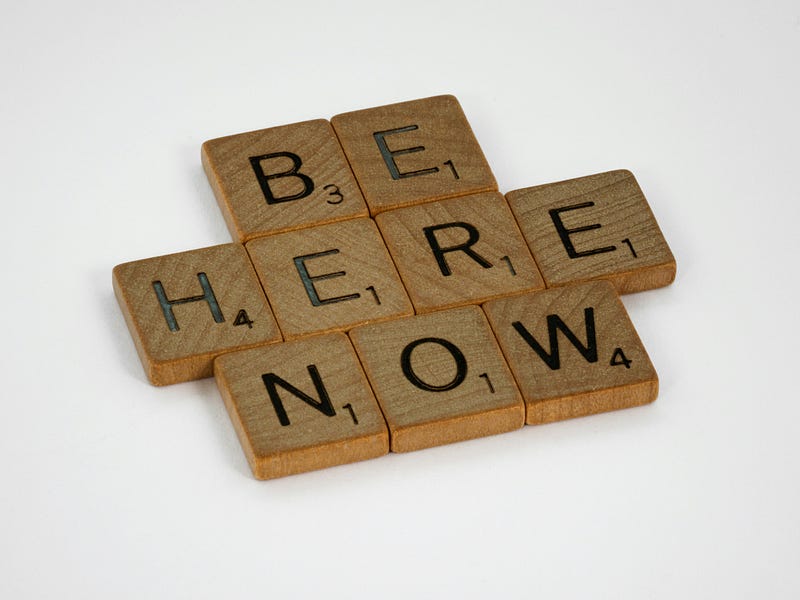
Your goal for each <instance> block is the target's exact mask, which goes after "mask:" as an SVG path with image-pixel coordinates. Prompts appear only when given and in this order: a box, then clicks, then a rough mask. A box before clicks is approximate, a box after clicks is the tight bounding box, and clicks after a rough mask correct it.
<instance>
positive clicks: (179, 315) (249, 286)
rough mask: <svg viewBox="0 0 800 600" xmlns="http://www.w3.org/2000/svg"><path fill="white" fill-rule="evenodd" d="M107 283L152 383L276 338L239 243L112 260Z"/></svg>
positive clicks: (184, 375) (185, 377)
mask: <svg viewBox="0 0 800 600" xmlns="http://www.w3.org/2000/svg"><path fill="white" fill-rule="evenodd" d="M113 284H114V292H115V293H116V295H117V300H118V301H119V305H120V307H121V308H122V312H123V314H124V315H125V321H126V322H127V323H128V328H129V329H130V332H131V335H132V336H133V340H134V342H135V344H136V350H137V351H138V352H139V357H140V358H141V360H142V364H143V365H144V368H145V371H146V372H147V377H148V379H150V381H151V382H152V383H153V384H155V385H166V384H170V383H178V382H180V381H189V380H191V379H199V378H202V377H211V375H212V369H213V364H212V362H213V359H214V357H215V356H217V355H219V354H222V353H223V352H227V351H231V350H240V349H243V348H250V347H252V346H257V345H260V344H267V343H273V342H278V341H280V340H281V336H280V332H279V331H278V326H277V324H276V323H275V318H274V317H273V316H272V311H271V310H270V307H269V304H268V303H267V299H266V298H265V297H264V292H263V291H262V289H261V286H260V285H259V283H258V279H257V278H256V274H255V271H253V267H252V265H251V264H250V260H249V258H248V256H247V253H246V252H245V250H244V247H243V246H242V245H240V244H224V245H222V246H212V247H211V248H202V249H200V250H191V251H189V252H180V253H178V254H170V255H167V256H159V257H156V258H148V259H145V260H137V261H134V262H129V263H125V264H121V265H117V266H116V267H114V273H113Z"/></svg>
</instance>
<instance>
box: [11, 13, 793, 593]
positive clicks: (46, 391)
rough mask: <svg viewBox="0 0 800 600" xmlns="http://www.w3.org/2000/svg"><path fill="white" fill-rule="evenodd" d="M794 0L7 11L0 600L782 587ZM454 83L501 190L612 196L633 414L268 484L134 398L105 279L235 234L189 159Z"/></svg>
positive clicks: (789, 402)
mask: <svg viewBox="0 0 800 600" xmlns="http://www.w3.org/2000/svg"><path fill="white" fill-rule="evenodd" d="M799 59H800V5H799V4H798V3H797V2H796V1H793V2H789V1H785V2H764V1H761V2H758V1H752V2H741V1H726V2H722V1H720V2H710V1H706V2H680V3H669V2H663V1H661V0H659V1H657V2H653V1H648V2H633V1H631V2H605V3H600V4H597V3H586V4H580V3H576V2H570V1H562V2H558V3H555V2H554V3H552V4H551V3H542V2H507V1H502V0H495V1H492V2H470V1H466V0H461V1H459V2H440V3H434V2H432V1H431V0H428V1H417V0H405V1H403V2H394V1H377V0H373V1H370V2H330V3H329V2H298V1H290V0H284V1H281V2H274V1H268V0H262V1H261V2H252V3H246V2H222V1H219V0H217V1H214V2H193V3H188V2H187V3H173V4H169V3H165V2H163V1H158V2H156V1H153V2H148V1H139V2H126V3H114V2H89V1H86V0H74V1H72V2H64V3H62V2H11V0H4V1H3V3H2V8H0V75H1V78H0V81H1V82H2V83H0V85H2V88H0V174H1V175H2V179H0V183H1V184H2V185H1V187H0V192H1V194H2V195H1V196H0V201H1V202H2V206H3V214H2V219H0V244H2V262H0V282H2V283H1V284H0V285H2V287H1V288H0V291H1V293H0V315H1V316H2V319H1V320H0V328H1V329H0V331H2V337H0V342H2V344H1V345H0V352H2V355H1V357H2V361H1V362H0V365H2V366H1V367H0V368H1V369H2V384H3V385H2V417H1V418H0V461H2V462H0V485H1V486H2V489H1V490H0V597H2V598H9V599H10V598H15V599H17V598H52V597H70V598H103V599H107V598H114V599H123V598H131V599H134V598H135V599H141V598H192V599H198V598H282V599H283V598H295V597H303V596H306V597H307V596H308V595H310V594H311V593H314V594H315V596H316V597H320V598H326V599H335V598H353V597H371V598H437V599H439V598H458V599H464V598H487V597H493V598H530V597H537V598H582V599H583V598H659V599H661V598H663V599H670V600H674V599H676V598H711V597H715V598H727V599H731V598H770V599H772V598H797V597H798V594H800V569H798V566H799V565H800V516H798V510H800V468H799V467H800V435H798V430H799V429H800V408H798V405H799V403H800V394H798V392H797V389H796V387H797V386H796V382H797V381H798V379H797V375H796V371H797V369H798V364H797V363H798V358H800V350H798V335H800V326H799V325H798V309H797V307H796V304H795V303H796V298H797V288H798V286H797V277H798V275H799V273H798V268H797V264H796V260H797V258H798V253H799V251H800V243H799V242H798V239H800V233H799V231H800V230H799V229H798V225H799V224H800V223H798V219H800V210H799V209H798V202H800V183H798V182H799V181H800V177H799V175H800V169H799V168H798V167H800V160H799V159H800V148H799V147H798V139H799V136H800V118H798V112H797V111H798V108H800V67H799V66H798V62H799ZM440 93H452V94H454V95H456V96H457V97H458V98H459V99H460V100H461V103H462V105H463V107H464V110H465V112H466V114H467V117H468V118H469V120H470V122H471V124H472V126H473V128H474V130H475V133H476V136H477V138H478V140H479V142H480V143H481V145H482V147H483V150H484V152H485V153H486V156H487V158H488V160H489V163H490V164H491V165H492V167H493V169H494V172H495V175H496V177H497V180H498V182H499V184H500V189H501V191H503V192H506V191H509V190H512V189H516V188H521V187H527V186H531V185H536V184H541V183H547V182H550V181H556V180H560V179H566V178H571V177H577V176H581V175H587V174H590V173H596V172H600V171H605V170H609V169H616V168H628V169H631V170H632V171H633V172H634V173H635V174H636V175H637V177H638V179H639V183H640V184H641V186H642V188H643V189H644V191H645V194H646V195H647V197H648V199H649V201H650V203H651V206H652V208H653V210H654V212H655V214H656V216H657V218H658V220H659V223H660V225H661V227H662V229H663V231H664V234H665V236H666V237H667V240H668V242H669V243H670V245H671V247H672V250H673V252H674V253H675V256H676V258H677V261H678V278H677V280H676V282H675V283H674V284H673V285H672V286H670V287H668V288H664V289H660V290H655V291H652V292H646V293H641V294H636V295H632V296H627V297H625V298H624V302H625V304H626V306H627V307H628V309H629V312H630V314H631V317H632V319H633V321H634V323H635V324H636V327H637V329H638V331H639V333H640V335H641V337H642V339H643V341H644V343H645V346H646V348H647V349H648V351H649V353H650V356H651V358H652V360H653V363H654V364H655V366H656V368H657V370H658V372H659V375H660V379H661V393H660V396H659V399H658V400H657V401H656V402H655V403H654V404H652V405H649V406H646V407H643V408H637V409H632V410H628V411H622V412H616V413H610V414H605V415H600V416H595V417H589V418H584V419H579V420H574V421H570V422H564V423H559V424H554V425H547V426H542V427H526V428H524V429H522V430H520V431H517V432H515V433H509V434H504V435H500V436H495V437H493V438H486V439H482V440H476V441H473V442H466V443H461V444H455V445H452V446H447V447H442V448H437V449H431V450H425V451H420V452H416V453H411V454H406V455H390V456H388V457H384V458H381V459H377V460H373V461H368V462H364V463H360V464H356V465H350V466H344V467H336V468H332V469H327V470H324V471H319V472H316V473H311V474H306V475H300V476H294V477H289V478H285V479H281V480H276V481H272V482H258V481H256V480H254V479H253V478H252V476H251V474H250V471H249V468H248V466H247V463H246V461H245V458H244V455H243V453H242V452H241V449H240V447H239V443H238V440H237V439H236V436H235V433H234V431H233V428H232V426H231V424H230V421H229V419H228V417H227V414H226V413H225V410H224V407H223V404H222V402H221V400H220V398H219V396H218V393H217V390H216V388H215V385H214V383H213V381H212V380H204V381H199V382H193V383H187V384H180V385H175V386H171V387H167V388H155V387H152V386H150V385H149V384H148V383H147V382H146V380H145V377H144V375H143V371H142V369H141V366H140V364H139V362H138V358H137V356H136V354H135V351H134V347H133V343H132V342H131V339H130V336H129V334H128V332H127V329H126V327H125V324H124V322H123V319H122V317H121V314H120V312H119V309H118V307H117V304H116V301H115V299H114V297H113V294H112V290H111V269H112V267H113V266H114V265H115V264H117V263H121V262H125V261H129V260H136V259H140V258H147V257H151V256H156V255H160V254H165V253H169V252H176V251H181V250H188V249H192V248H198V247H202V246H209V245H213V244H218V243H224V242H227V241H229V240H230V237H229V234H228V232H227V230H226V228H225V226H224V223H223V220H222V217H221V215H220V214H219V211H218V209H217V206H216V203H215V200H214V198H213V195H212V192H211V190H210V188H209V186H208V184H207V182H206V180H205V176H204V174H203V172H202V169H201V166H200V159H199V153H200V144H201V143H202V142H203V141H204V140H206V139H209V138H213V137H218V136H221V135H227V134H233V133H238V132H242V131H248V130H252V129H258V128H263V127H269V126H272V125H280V124H286V123H292V122H296V121H301V120H306V119H312V118H318V117H328V118H329V117H330V116H332V115H334V114H337V113H339V112H344V111H348V110H354V109H358V108H365V107H370V106H377V105H381V104H386V103H390V102H396V101H401V100H408V99H414V98H421V97H426V96H430V95H434V94H440Z"/></svg>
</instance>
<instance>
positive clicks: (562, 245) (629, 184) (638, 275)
mask: <svg viewBox="0 0 800 600" xmlns="http://www.w3.org/2000/svg"><path fill="white" fill-rule="evenodd" d="M506 197H507V198H508V203H509V205H510V206H511V210H512V211H513V213H514V216H515V217H516V218H517V221H518V222H519V226H520V228H521V229H522V233H523V235H524V236H525V239H526V240H527V242H528V245H529V247H530V249H531V252H533V256H534V258H535V259H536V262H537V264H538V265H539V269H540V270H541V272H542V275H543V276H544V280H545V282H546V283H547V286H548V287H552V286H558V285H565V284H567V283H577V282H581V281H589V280H593V279H607V280H609V281H611V283H613V284H614V287H615V288H616V289H617V292H618V293H620V294H627V293H631V292H639V291H643V290H649V289H652V288H657V287H661V286H665V285H668V284H669V283H672V281H673V280H674V279H675V258H674V257H673V256H672V252H671V251H670V249H669V246H668V245H667V242H666V240H665V239H664V236H663V235H662V233H661V230H660V229H659V227H658V223H656V220H655V217H654V216H653V213H652V211H651V210H650V206H649V205H648V204H647V200H646V199H645V197H644V194H643V193H642V190H641V189H640V188H639V184H638V183H637V182H636V179H635V178H634V176H633V174H632V173H631V172H630V171H625V170H621V171H610V172H608V173H600V174H598V175H590V176H588V177H580V178H578V179H570V180H569V181H562V182H559V183H551V184H548V185H541V186H537V187H532V188H526V189H523V190H516V191H513V192H509V193H508V194H507V195H506Z"/></svg>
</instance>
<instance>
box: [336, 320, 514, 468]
mask: <svg viewBox="0 0 800 600" xmlns="http://www.w3.org/2000/svg"><path fill="white" fill-rule="evenodd" d="M350 337H351V339H352V340H353V345H354V346H355V348H356V352H357V353H358V356H359V358H360V359H361V362H362V364H363V366H364V370H365V371H366V373H367V376H368V377H369V380H370V383H371V384H372V388H373V390H374V391H375V396H376V398H377V399H378V402H379V403H380V406H381V409H382V410H383V414H384V416H385V417H386V422H387V424H388V425H389V432H390V436H391V447H392V451H393V452H409V451H412V450H419V449H422V448H428V447H431V446H438V445H442V444H449V443H451V442H457V441H461V440H467V439H472V438H476V437H481V436H486V435H493V434H496V433H503V432H507V431H512V430H514V429H519V428H520V427H522V425H523V422H524V417H525V411H524V408H523V404H522V401H521V398H520V395H519V391H518V390H517V388H516V385H515V383H514V379H513V377H512V376H511V373H510V371H509V369H508V366H507V365H506V363H505V361H504V360H503V357H502V354H501V352H500V349H499V348H498V346H497V342H496V340H495V338H494V336H493V335H492V332H491V329H490V328H489V325H488V323H487V322H486V318H485V317H484V315H483V313H482V312H481V310H480V308H478V307H477V306H468V307H463V308H455V309H450V310H446V311H440V312H435V313H430V314H426V315H420V316H415V317H410V318H405V319H399V320H395V321H390V322H387V323H379V324H375V325H365V326H361V327H357V328H355V329H353V330H352V331H350ZM404 357H405V361H404ZM404 364H405V366H404Z"/></svg>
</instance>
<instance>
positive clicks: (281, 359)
mask: <svg viewBox="0 0 800 600" xmlns="http://www.w3.org/2000/svg"><path fill="white" fill-rule="evenodd" d="M214 375H215V377H216V380H217V386H218V387H219V390H220V393H221V394H222V397H223V399H224V400H225V406H226V407H227V409H228V414H229V415H230V417H231V420H232V422H233V425H234V428H235V429H236V433H237V435H238V436H239V441H240V442H241V444H242V449H243V450H244V453H245V455H246V456H247V460H248V462H249V463H250V467H251V468H252V470H253V475H255V477H256V478H257V479H274V478H276V477H283V476H285V475H293V474H295V473H303V472H306V471H312V470H315V469H323V468H325V467H332V466H334V465H342V464H345V463H351V462H355V461H359V460H366V459H368V458H376V457H378V456H383V455H384V454H386V453H387V452H389V435H388V432H387V430H386V423H385V422H384V420H383V416H382V415H381V411H380V408H378V404H377V403H376V402H375V397H374V396H373V394H372V390H371V389H370V387H369V383H368V382H367V379H366V377H365V376H364V371H363V370H362V369H361V365H360V364H359V362H358V358H357V357H356V354H355V352H354V351H353V347H352V345H351V344H350V341H349V340H348V338H347V336H346V335H345V334H343V333H329V334H325V335H320V336H312V337H308V338H305V339H302V340H295V341H292V342H284V343H282V344H274V345H271V346H264V347H261V348H254V349H252V350H245V351H243V352H233V353H230V354H225V355H223V356H220V357H219V358H217V359H216V361H214Z"/></svg>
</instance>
